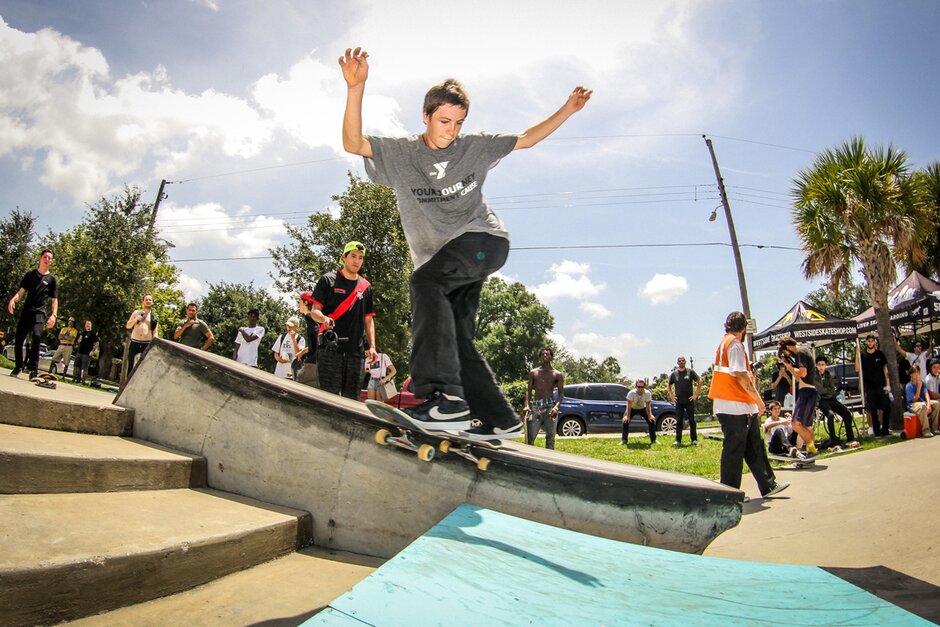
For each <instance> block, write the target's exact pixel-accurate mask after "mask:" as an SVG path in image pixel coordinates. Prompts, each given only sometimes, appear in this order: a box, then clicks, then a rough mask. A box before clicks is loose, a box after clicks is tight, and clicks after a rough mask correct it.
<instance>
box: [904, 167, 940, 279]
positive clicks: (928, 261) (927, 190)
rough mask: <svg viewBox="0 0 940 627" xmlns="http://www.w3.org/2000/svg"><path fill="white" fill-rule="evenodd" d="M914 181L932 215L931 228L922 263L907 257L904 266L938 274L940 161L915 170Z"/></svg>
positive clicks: (931, 274) (925, 242)
mask: <svg viewBox="0 0 940 627" xmlns="http://www.w3.org/2000/svg"><path fill="white" fill-rule="evenodd" d="M912 176H913V177H914V182H915V183H916V185H917V192H918V194H920V195H921V198H922V202H923V203H924V204H925V205H926V206H927V211H928V212H929V215H930V223H931V224H932V225H933V226H932V227H931V228H930V229H929V233H927V235H926V237H925V239H924V251H925V255H924V258H923V260H921V262H920V263H915V262H914V260H913V259H910V258H908V259H905V262H904V266H905V268H906V270H907V271H908V273H910V272H911V271H912V270H917V271H918V272H920V273H921V274H923V275H925V276H936V275H937V274H938V273H940V161H934V162H933V163H931V164H930V165H928V166H927V167H926V168H924V169H923V170H918V171H917V172H914V173H913V175H912Z"/></svg>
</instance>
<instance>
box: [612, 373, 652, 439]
mask: <svg viewBox="0 0 940 627" xmlns="http://www.w3.org/2000/svg"><path fill="white" fill-rule="evenodd" d="M634 416H641V417H642V418H643V419H644V420H646V424H647V427H648V428H649V433H650V446H652V445H653V444H656V419H655V418H653V395H652V394H651V393H650V391H649V390H647V389H646V381H644V380H643V379H637V381H636V383H635V384H634V388H633V389H632V390H630V391H629V392H627V411H626V412H625V413H624V414H623V428H622V429H621V432H620V444H621V445H622V446H626V445H627V437H628V436H629V435H630V420H632V419H633V417H634Z"/></svg>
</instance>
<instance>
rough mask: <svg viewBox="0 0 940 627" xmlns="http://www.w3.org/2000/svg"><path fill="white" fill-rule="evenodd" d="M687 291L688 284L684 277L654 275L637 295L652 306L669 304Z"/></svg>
mask: <svg viewBox="0 0 940 627" xmlns="http://www.w3.org/2000/svg"><path fill="white" fill-rule="evenodd" d="M687 291H689V282H688V281H687V280H686V278H685V277H681V276H676V275H674V274H654V275H653V278H652V279H650V280H649V281H647V282H646V285H644V286H643V287H642V288H640V290H639V292H638V293H639V295H640V296H642V297H644V298H646V299H647V300H649V301H650V302H651V303H652V304H654V305H662V304H666V303H671V302H672V301H674V300H676V299H677V298H679V297H680V296H682V295H683V294H685V293H686V292H687Z"/></svg>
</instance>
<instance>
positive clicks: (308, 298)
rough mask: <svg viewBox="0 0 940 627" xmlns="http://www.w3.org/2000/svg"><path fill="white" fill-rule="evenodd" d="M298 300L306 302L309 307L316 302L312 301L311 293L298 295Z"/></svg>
mask: <svg viewBox="0 0 940 627" xmlns="http://www.w3.org/2000/svg"><path fill="white" fill-rule="evenodd" d="M300 300H302V301H306V302H308V303H310V304H311V305H312V304H314V303H315V302H316V301H314V300H313V292H310V291H307V292H303V293H301V295H300Z"/></svg>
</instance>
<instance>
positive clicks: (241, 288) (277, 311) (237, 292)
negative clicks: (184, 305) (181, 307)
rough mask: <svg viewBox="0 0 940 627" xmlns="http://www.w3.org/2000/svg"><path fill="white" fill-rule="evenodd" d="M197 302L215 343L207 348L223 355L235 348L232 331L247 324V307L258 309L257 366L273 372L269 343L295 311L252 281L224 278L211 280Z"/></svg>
mask: <svg viewBox="0 0 940 627" xmlns="http://www.w3.org/2000/svg"><path fill="white" fill-rule="evenodd" d="M197 305H199V317H200V318H202V319H203V320H205V321H206V324H208V325H209V328H210V329H212V334H213V335H215V343H213V344H212V346H210V347H209V351H210V352H212V353H215V354H216V355H223V356H226V357H231V356H232V355H233V354H234V352H235V335H236V333H238V328H239V327H243V326H245V325H246V324H248V310H249V309H257V310H258V324H260V325H261V326H263V327H264V331H265V333H264V337H262V338H261V340H260V342H261V344H260V345H259V346H258V367H259V368H262V369H264V370H267V371H268V372H274V365H275V363H276V362H275V359H274V354H273V352H272V351H271V347H272V346H273V344H274V342H275V340H276V339H277V337H278V336H279V335H280V334H281V333H284V331H285V330H286V328H285V326H284V323H285V322H287V319H288V318H289V317H291V316H292V315H295V313H296V312H295V311H293V310H292V308H291V307H289V306H287V304H285V303H284V302H283V301H280V300H277V299H276V298H274V297H273V296H271V294H269V293H268V292H267V291H265V290H263V289H261V288H259V287H255V286H254V284H252V283H249V284H248V285H245V284H242V283H226V282H222V283H212V284H210V285H209V291H208V293H207V294H206V295H205V296H204V297H203V298H202V299H201V300H200V301H199V302H198V303H197ZM181 319H182V318H181ZM177 322H178V321H177ZM175 326H176V325H175V323H174V328H175Z"/></svg>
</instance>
